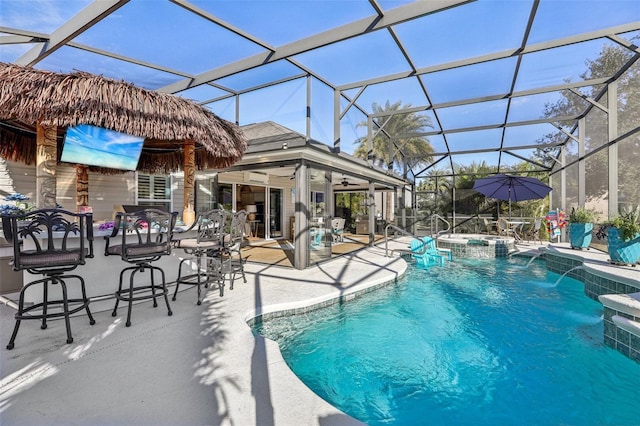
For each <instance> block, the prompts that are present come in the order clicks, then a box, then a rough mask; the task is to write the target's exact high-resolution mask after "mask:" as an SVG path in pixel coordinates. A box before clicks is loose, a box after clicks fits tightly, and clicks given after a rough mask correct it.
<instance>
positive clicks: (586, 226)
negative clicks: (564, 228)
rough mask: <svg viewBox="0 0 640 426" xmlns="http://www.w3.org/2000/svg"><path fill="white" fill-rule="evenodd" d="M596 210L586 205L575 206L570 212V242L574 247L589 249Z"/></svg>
mask: <svg viewBox="0 0 640 426" xmlns="http://www.w3.org/2000/svg"><path fill="white" fill-rule="evenodd" d="M595 219H596V212H595V211H593V210H590V209H587V208H584V207H578V208H575V207H573V208H572V209H571V213H570V214H569V244H571V248H572V249H579V250H582V249H583V248H586V249H589V245H590V244H591V234H592V232H593V222H594V221H595Z"/></svg>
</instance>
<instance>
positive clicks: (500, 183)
mask: <svg viewBox="0 0 640 426" xmlns="http://www.w3.org/2000/svg"><path fill="white" fill-rule="evenodd" d="M473 189H474V190H476V191H478V192H479V193H481V194H483V195H485V196H487V197H489V198H496V199H498V200H504V201H509V217H511V201H512V200H513V201H515V202H518V201H524V200H538V199H540V198H544V197H546V196H547V194H548V193H549V192H550V191H551V187H550V186H548V185H546V184H545V183H544V182H542V181H541V180H540V179H536V178H532V177H526V176H512V175H505V174H497V175H493V176H487V177H485V178H481V179H477V180H476V181H475V182H474V184H473Z"/></svg>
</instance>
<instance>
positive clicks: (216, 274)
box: [172, 209, 229, 305]
mask: <svg viewBox="0 0 640 426" xmlns="http://www.w3.org/2000/svg"><path fill="white" fill-rule="evenodd" d="M228 217H229V214H228V213H227V212H226V211H225V210H222V209H213V210H208V211H206V212H201V213H199V214H198V216H197V218H196V221H195V222H194V223H193V225H192V226H191V227H190V228H189V229H186V230H185V231H184V232H185V233H188V232H189V231H191V230H192V229H195V230H196V236H195V237H186V238H177V237H176V236H175V234H174V240H173V246H174V247H175V248H180V249H182V250H184V252H185V253H186V254H187V255H189V256H188V257H185V258H184V259H182V260H180V264H179V265H178V278H177V279H176V288H175V291H174V293H173V297H172V300H174V301H175V300H176V297H177V295H178V290H179V288H180V285H181V284H189V285H194V286H196V288H197V289H198V296H197V304H198V305H200V304H202V298H201V294H202V289H201V288H202V286H204V287H205V288H207V287H209V285H210V284H213V283H215V284H217V285H218V289H219V291H220V296H223V295H224V280H223V279H222V277H223V276H222V275H221V274H220V264H219V262H218V259H217V257H218V255H219V251H220V250H222V248H223V246H224V237H225V227H226V222H227V221H228V219H227V218H228Z"/></svg>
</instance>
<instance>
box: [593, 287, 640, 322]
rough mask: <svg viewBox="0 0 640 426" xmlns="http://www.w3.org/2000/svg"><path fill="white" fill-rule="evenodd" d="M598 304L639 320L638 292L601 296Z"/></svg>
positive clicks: (639, 294) (639, 296)
mask: <svg viewBox="0 0 640 426" xmlns="http://www.w3.org/2000/svg"><path fill="white" fill-rule="evenodd" d="M598 300H600V303H602V305H603V306H604V307H606V308H610V309H613V310H614V311H617V312H621V313H624V314H627V315H631V316H633V317H635V318H640V292H637V293H629V294H603V295H601V296H598Z"/></svg>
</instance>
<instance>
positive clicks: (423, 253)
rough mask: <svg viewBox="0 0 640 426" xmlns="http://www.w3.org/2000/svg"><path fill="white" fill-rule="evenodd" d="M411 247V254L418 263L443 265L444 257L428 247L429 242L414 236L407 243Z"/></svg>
mask: <svg viewBox="0 0 640 426" xmlns="http://www.w3.org/2000/svg"><path fill="white" fill-rule="evenodd" d="M409 247H410V248H411V256H412V257H413V258H414V259H415V261H416V263H418V265H422V266H431V265H441V266H442V265H444V257H442V256H441V255H439V254H438V252H437V251H436V250H433V249H432V248H430V247H429V242H425V241H424V240H419V239H417V238H414V239H413V240H411V244H410V245H409Z"/></svg>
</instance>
